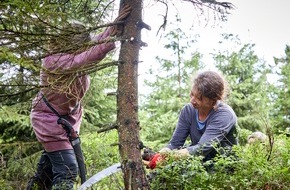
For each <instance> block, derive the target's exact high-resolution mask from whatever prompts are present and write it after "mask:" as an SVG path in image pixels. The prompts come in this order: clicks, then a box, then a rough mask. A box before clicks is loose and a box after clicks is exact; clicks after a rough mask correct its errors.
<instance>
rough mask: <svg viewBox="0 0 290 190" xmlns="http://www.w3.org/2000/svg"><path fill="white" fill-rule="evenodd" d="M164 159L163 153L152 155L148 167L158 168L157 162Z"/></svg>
mask: <svg viewBox="0 0 290 190" xmlns="http://www.w3.org/2000/svg"><path fill="white" fill-rule="evenodd" d="M163 159H164V158H163V157H162V156H161V154H159V153H157V154H155V155H154V156H153V157H152V159H151V160H150V162H149V163H148V165H147V167H148V168H150V169H152V170H153V169H154V168H156V166H157V163H158V162H160V161H161V160H163Z"/></svg>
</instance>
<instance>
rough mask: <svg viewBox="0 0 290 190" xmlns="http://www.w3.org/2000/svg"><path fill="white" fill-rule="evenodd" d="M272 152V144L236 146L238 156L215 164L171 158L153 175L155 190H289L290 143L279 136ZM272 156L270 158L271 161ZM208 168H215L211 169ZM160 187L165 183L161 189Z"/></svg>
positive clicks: (220, 158) (195, 159)
mask: <svg viewBox="0 0 290 190" xmlns="http://www.w3.org/2000/svg"><path fill="white" fill-rule="evenodd" d="M276 139H277V142H276V143H277V145H276V146H274V147H275V148H274V149H273V151H272V152H270V149H269V145H268V144H266V145H265V144H260V143H256V144H253V145H250V146H249V145H246V146H235V147H234V151H235V154H236V156H235V157H232V156H228V157H227V156H218V157H216V158H215V159H214V161H213V166H211V164H212V163H210V162H206V163H202V162H201V159H200V158H199V157H189V158H187V159H179V160H177V159H167V160H166V164H165V163H163V164H162V165H159V166H160V167H159V168H158V169H157V170H156V171H155V172H152V173H151V174H150V175H151V177H152V182H151V188H152V189H153V190H155V189H158V190H161V189H167V190H170V189H201V190H202V189H204V190H208V189H212V190H217V189H254V190H255V189H257V190H258V189H283V190H284V189H285V190H286V189H289V187H290V183H289V180H290V173H289V156H288V154H289V148H290V147H289V146H290V140H289V139H287V138H285V136H283V135H282V136H277V138H276ZM269 154H270V155H271V156H270V159H269V160H268V156H269ZM208 166H211V167H210V168H209V167H208ZM160 184H163V185H162V186H160Z"/></svg>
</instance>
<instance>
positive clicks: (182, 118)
mask: <svg viewBox="0 0 290 190" xmlns="http://www.w3.org/2000/svg"><path fill="white" fill-rule="evenodd" d="M192 116H193V110H192V109H191V108H190V106H189V104H188V105H186V106H184V107H183V108H182V110H181V111H180V114H179V117H178V121H177V124H176V128H175V130H174V133H173V135H172V137H171V139H170V141H169V143H168V145H167V146H166V147H165V148H163V149H161V150H162V151H168V150H169V149H170V150H173V149H179V148H180V147H182V146H183V145H184V143H185V141H186V138H187V137H188V135H189V132H190V126H191V122H192V121H191V118H190V117H192Z"/></svg>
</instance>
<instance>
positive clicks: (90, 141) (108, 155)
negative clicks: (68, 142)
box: [0, 131, 122, 190]
mask: <svg viewBox="0 0 290 190" xmlns="http://www.w3.org/2000/svg"><path fill="white" fill-rule="evenodd" d="M81 140H82V148H83V152H84V156H85V162H86V168H87V177H88V178H89V177H91V176H92V175H94V174H96V173H98V172H100V171H101V170H103V169H104V168H107V167H109V166H111V165H113V164H114V163H117V162H119V153H118V147H117V146H111V143H112V142H117V141H118V135H117V132H116V131H112V132H110V133H106V134H97V133H89V134H86V135H82V136H81ZM3 147H4V146H3V145H1V152H2V151H4V152H2V153H3V154H2V155H0V156H4V155H5V156H9V159H7V158H5V160H7V161H6V162H5V163H1V168H0V179H1V180H0V184H1V189H3V190H10V189H11V188H13V189H25V188H26V185H27V183H28V181H29V179H30V177H32V176H33V175H34V172H35V171H36V167H37V162H38V160H39V158H40V155H41V152H42V151H39V150H41V146H39V144H38V143H31V144H28V143H26V144H21V143H14V144H12V145H10V146H9V147H8V146H6V147H5V149H4V148H3ZM28 147H29V148H28ZM8 151H10V153H9V154H8ZM11 151H13V153H12V152H11ZM35 151H38V152H36V153H34V154H32V153H31V152H35ZM2 159H3V157H0V160H2ZM3 160H4V159H3ZM119 175H120V173H119ZM114 177H115V178H117V177H118V176H114ZM119 178H120V177H119ZM110 180H112V179H110V178H108V179H104V180H102V181H101V182H100V183H98V184H97V185H95V186H94V187H95V188H97V189H104V190H105V189H108V190H109V189H118V188H117V187H116V184H114V183H111V181H110ZM115 180H116V179H115ZM78 181H80V180H78ZM79 185H80V184H78V185H77V186H79ZM118 185H120V186H121V185H122V181H121V180H120V179H119V183H118ZM110 187H113V188H110Z"/></svg>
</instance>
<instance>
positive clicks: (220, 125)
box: [186, 105, 237, 156]
mask: <svg viewBox="0 0 290 190" xmlns="http://www.w3.org/2000/svg"><path fill="white" fill-rule="evenodd" d="M236 122H237V118H236V115H235V114H234V112H233V111H232V109H231V108H230V107H229V106H227V105H223V106H221V107H219V108H218V110H216V111H215V112H214V113H213V114H212V115H211V116H210V118H209V119H208V122H207V126H206V129H205V131H204V133H203V135H202V136H201V138H200V140H199V142H198V143H197V144H195V145H192V146H189V147H187V148H186V149H187V150H188V151H189V153H190V154H192V155H203V156H207V155H208V154H210V153H211V152H212V151H213V150H214V149H215V148H216V147H217V146H220V145H221V142H226V143H225V144H228V145H230V146H232V145H233V144H231V143H233V142H231V140H229V139H233V137H229V136H228V134H229V133H230V135H232V133H231V131H232V130H233V129H234V128H235V126H236Z"/></svg>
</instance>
